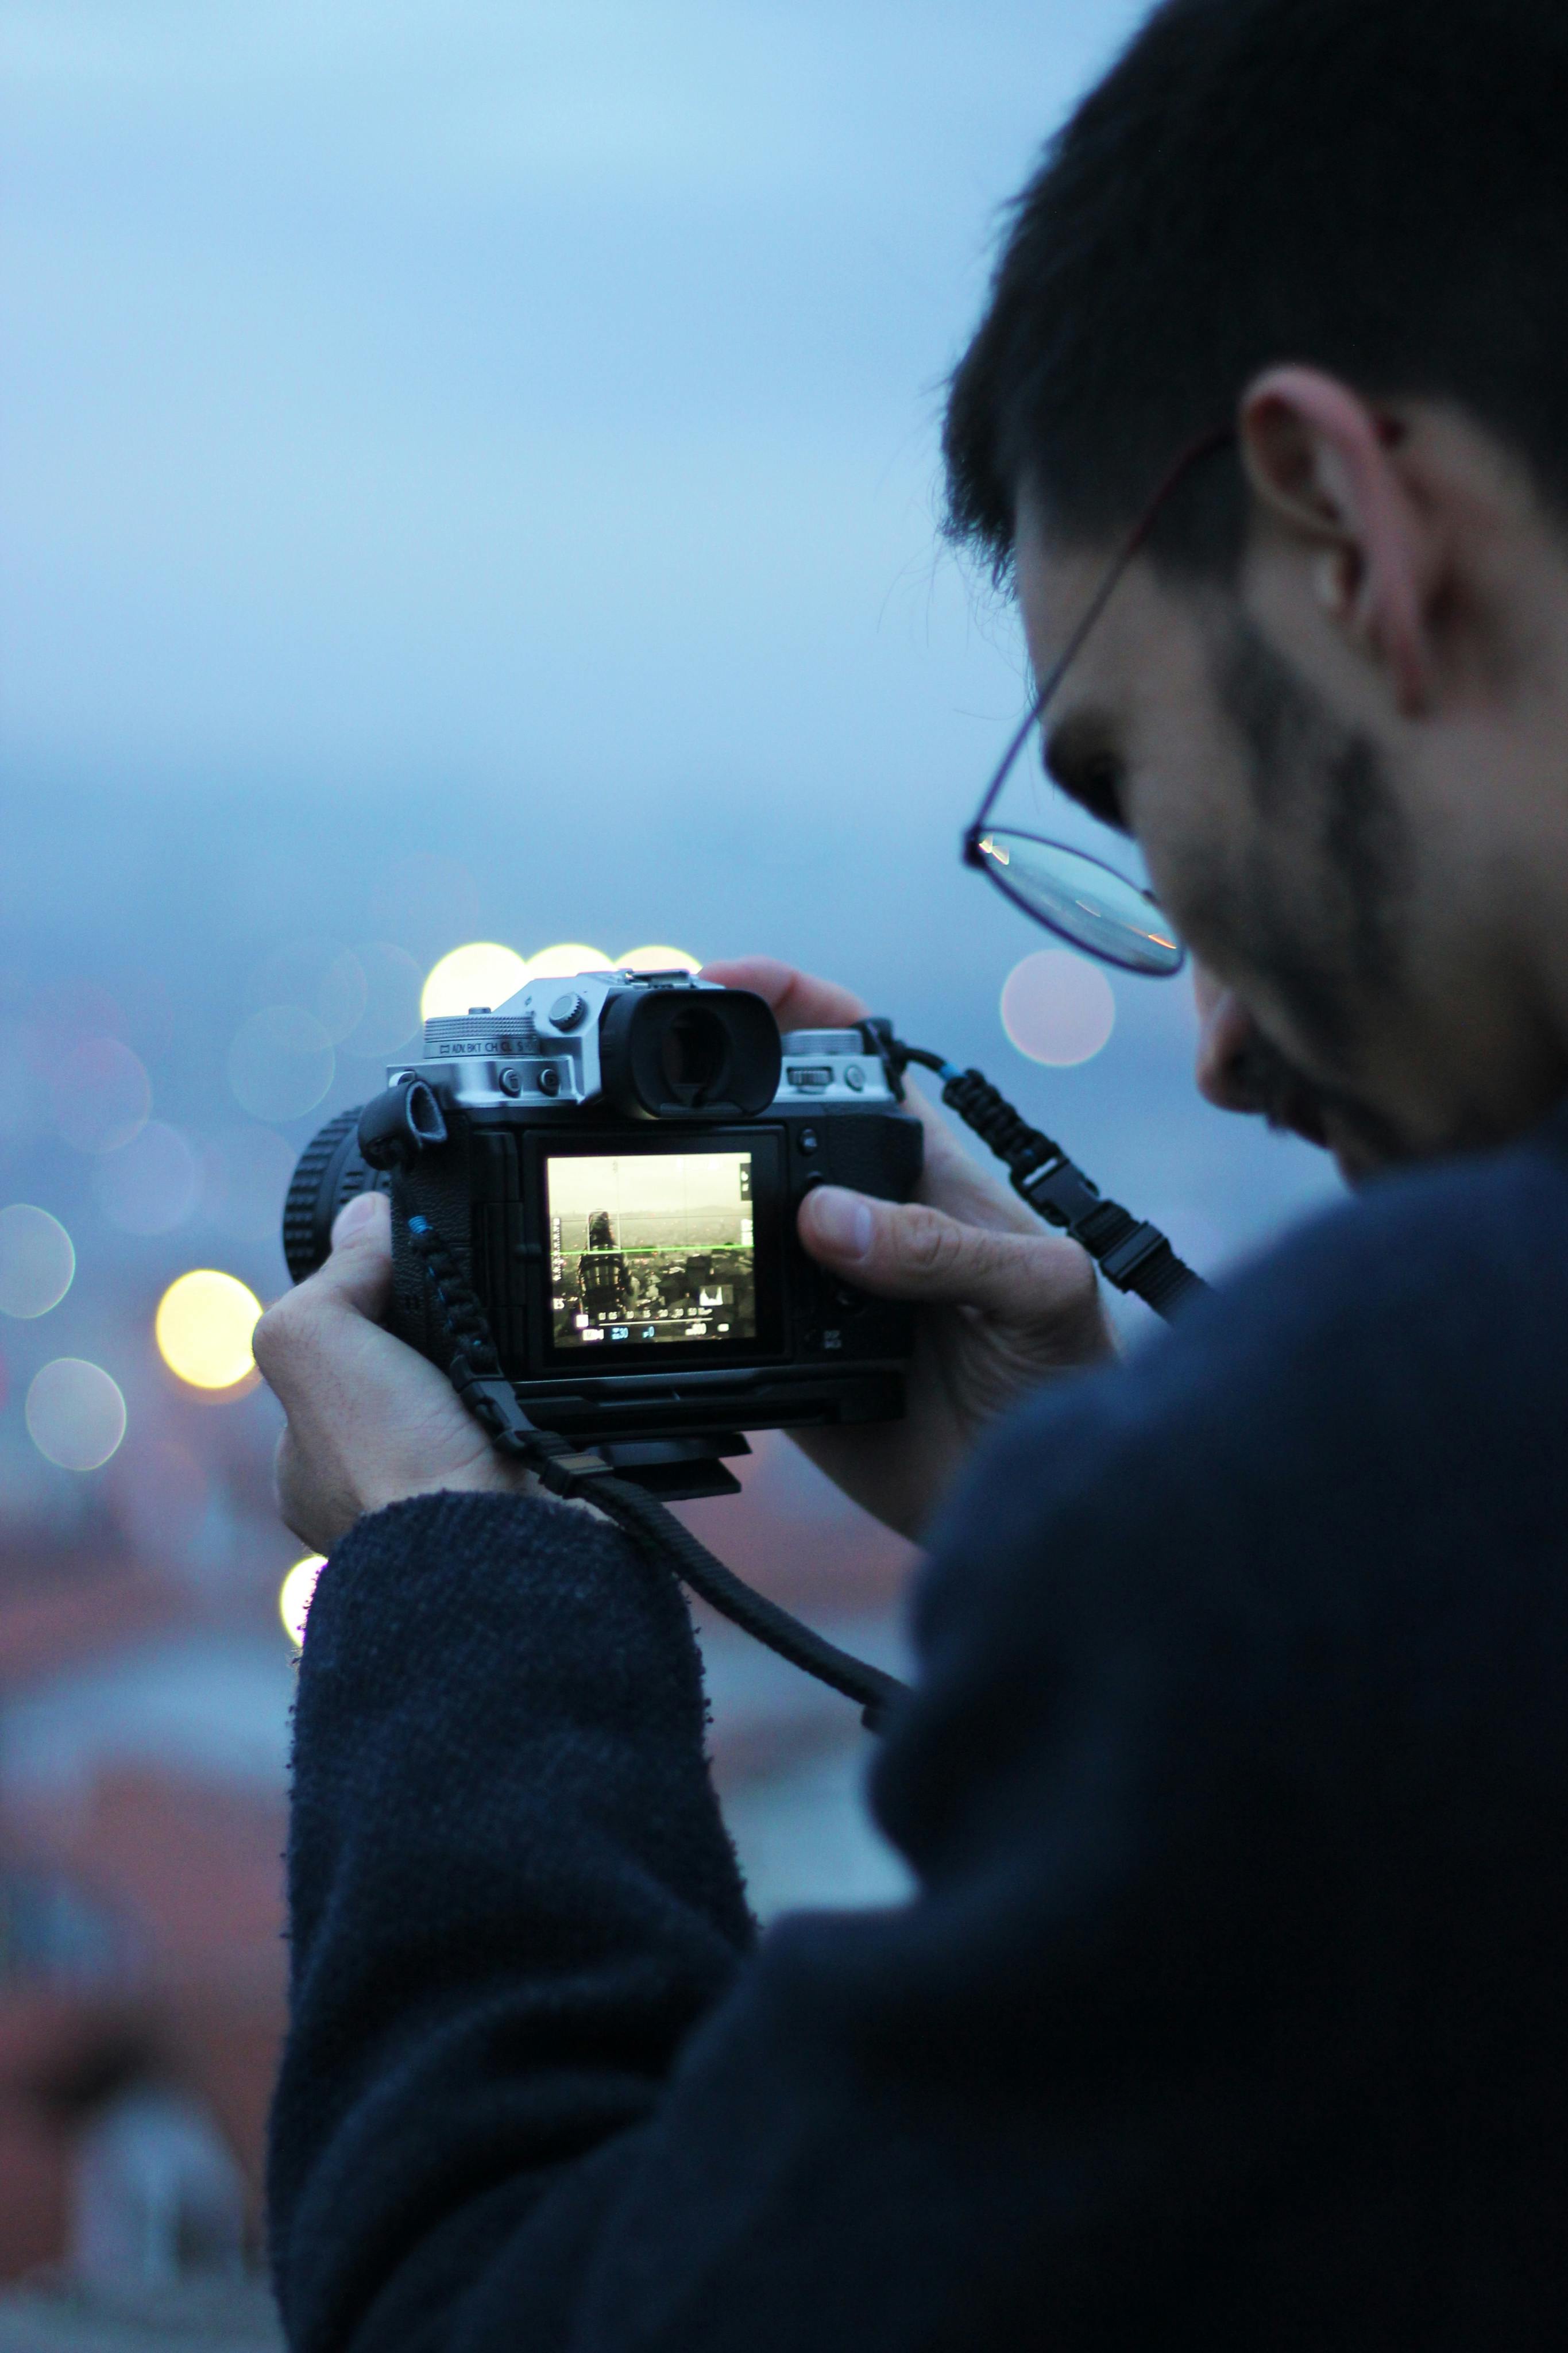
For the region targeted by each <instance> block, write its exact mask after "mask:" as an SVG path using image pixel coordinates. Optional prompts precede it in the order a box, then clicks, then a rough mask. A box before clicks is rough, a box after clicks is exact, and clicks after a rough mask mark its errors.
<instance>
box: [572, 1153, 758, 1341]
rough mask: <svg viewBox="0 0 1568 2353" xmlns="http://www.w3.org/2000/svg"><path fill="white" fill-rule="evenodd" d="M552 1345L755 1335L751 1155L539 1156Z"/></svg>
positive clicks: (733, 1338)
mask: <svg viewBox="0 0 1568 2353" xmlns="http://www.w3.org/2000/svg"><path fill="white" fill-rule="evenodd" d="M545 1185H546V1189H547V1194H548V1201H549V1214H550V1274H551V1284H550V1293H551V1332H552V1338H553V1340H554V1343H555V1345H556V1346H557V1347H558V1348H585V1347H591V1346H596V1345H604V1346H605V1347H606V1348H614V1347H616V1346H617V1345H622V1346H626V1345H629V1346H632V1347H638V1346H640V1347H645V1348H646V1347H647V1346H648V1345H650V1344H654V1343H658V1342H668V1341H679V1342H681V1343H682V1344H686V1345H696V1344H699V1343H700V1342H702V1341H709V1342H713V1341H718V1342H720V1343H726V1342H729V1341H732V1340H754V1339H755V1338H756V1336H757V1254H756V1248H755V1243H754V1240H753V1229H752V1155H751V1154H750V1153H749V1152H668V1153H664V1152H639V1153H627V1154H626V1155H624V1156H622V1155H618V1154H617V1155H615V1156H613V1157H612V1156H609V1155H605V1157H604V1158H599V1157H597V1156H595V1157H581V1156H577V1155H573V1156H570V1157H568V1156H566V1155H562V1156H561V1157H560V1158H556V1157H555V1156H554V1155H552V1156H551V1157H549V1158H548V1159H547V1160H546V1162H545Z"/></svg>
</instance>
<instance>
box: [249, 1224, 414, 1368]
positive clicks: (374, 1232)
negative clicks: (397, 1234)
mask: <svg viewBox="0 0 1568 2353" xmlns="http://www.w3.org/2000/svg"><path fill="white" fill-rule="evenodd" d="M391 1295H392V1211H391V1206H390V1204H389V1203H388V1202H387V1200H386V1198H385V1197H384V1195H382V1194H380V1193H362V1194H361V1195H360V1196H359V1198H358V1199H357V1200H353V1201H350V1202H349V1203H348V1204H347V1205H346V1206H345V1207H344V1208H342V1209H340V1210H339V1212H338V1216H337V1220H336V1223H335V1224H334V1225H333V1228H332V1250H331V1257H330V1258H329V1259H328V1260H327V1261H326V1263H325V1264H324V1265H323V1266H320V1267H318V1268H317V1270H316V1271H315V1273H314V1274H312V1275H311V1276H310V1278H309V1280H308V1281H307V1282H301V1283H300V1284H299V1285H298V1287H297V1288H296V1289H295V1290H293V1291H289V1292H285V1293H284V1294H283V1297H282V1298H281V1299H280V1300H279V1302H278V1303H277V1305H276V1306H275V1307H269V1308H268V1311H267V1313H266V1314H265V1315H264V1316H263V1317H262V1319H261V1321H260V1323H259V1324H258V1325H257V1327H256V1333H255V1337H254V1339H253V1341H252V1346H253V1347H254V1349H255V1352H256V1361H257V1364H258V1366H259V1367H260V1370H261V1374H262V1377H263V1378H264V1379H265V1380H266V1381H267V1382H268V1384H269V1385H270V1387H271V1388H274V1389H277V1390H278V1391H279V1394H280V1395H283V1397H284V1403H285V1404H287V1403H288V1397H287V1395H286V1394H284V1393H285V1392H286V1391H287V1389H288V1388H289V1373H290V1367H291V1366H292V1365H293V1364H294V1363H295V1361H296V1360H297V1359H298V1357H299V1356H300V1351H301V1348H302V1347H303V1348H304V1349H306V1350H307V1351H309V1350H310V1347H311V1345H313V1342H314V1340H315V1338H316V1336H317V1335H318V1334H319V1332H320V1329H321V1320H322V1319H323V1318H326V1319H327V1320H328V1321H329V1322H330V1321H331V1318H332V1317H333V1316H336V1315H341V1314H353V1315H363V1316H364V1317H366V1318H367V1319H368V1321H370V1322H371V1323H373V1324H374V1323H379V1321H380V1320H381V1317H382V1316H383V1315H384V1313H385V1311H386V1304H387V1301H388V1300H389V1299H390V1297H391Z"/></svg>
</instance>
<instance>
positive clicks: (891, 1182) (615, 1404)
mask: <svg viewBox="0 0 1568 2353" xmlns="http://www.w3.org/2000/svg"><path fill="white" fill-rule="evenodd" d="M388 1080H389V1085H388V1089H387V1092H385V1093H384V1094H383V1095H380V1096H378V1097H377V1098H376V1099H375V1100H374V1102H373V1103H369V1104H367V1105H366V1106H365V1107H364V1109H363V1112H345V1113H342V1114H341V1115H340V1116H339V1117H338V1118H337V1119H335V1120H333V1121H332V1122H331V1124H329V1125H328V1126H327V1127H325V1128H323V1129H322V1130H321V1134H319V1135H318V1136H317V1137H316V1138H315V1139H314V1141H313V1142H312V1143H311V1144H310V1145H309V1146H308V1147H307V1148H306V1150H305V1152H304V1154H303V1155H301V1158H300V1164H299V1166H298V1168H297V1169H296V1171H295V1174H294V1178H293V1182H292V1183H291V1185H290V1187H289V1197H288V1203H287V1207H286V1208H285V1211H284V1220H283V1247H284V1254H285V1256H286V1258H287V1259H288V1261H289V1272H290V1274H291V1275H292V1276H293V1277H294V1279H295V1281H296V1282H299V1281H301V1280H303V1278H304V1277H305V1276H306V1275H308V1274H310V1272H312V1271H314V1269H315V1268H316V1267H317V1266H319V1265H320V1264H321V1261H322V1260H323V1258H324V1257H325V1256H326V1254H327V1251H328V1250H329V1248H330V1246H331V1226H332V1220H333V1219H334V1218H335V1217H336V1215H337V1213H338V1211H339V1210H340V1209H341V1208H342V1206H343V1204H344V1202H346V1201H348V1200H351V1199H352V1198H353V1197H354V1195H355V1194H357V1193H360V1192H363V1191H366V1190H369V1189H371V1188H372V1187H375V1188H378V1189H380V1190H383V1191H392V1192H393V1193H394V1216H393V1268H394V1300H393V1307H392V1314H391V1317H390V1322H391V1326H392V1329H393V1330H394V1331H395V1332H396V1333H397V1334H398V1335H399V1336H400V1337H401V1338H403V1339H405V1340H407V1341H409V1342H410V1343H412V1345H414V1346H415V1347H416V1348H418V1349H419V1350H420V1351H421V1352H422V1353H423V1354H424V1355H426V1356H429V1357H430V1358H432V1359H433V1360H434V1361H435V1362H436V1363H437V1364H440V1365H446V1364H447V1362H448V1361H449V1358H450V1354H451V1344H450V1339H449V1335H448V1333H447V1328H446V1322H445V1316H444V1313H443V1310H442V1307H441V1303H440V1301H439V1299H438V1297H437V1295H436V1293H435V1291H434V1288H433V1286H432V1284H431V1282H430V1280H429V1277H428V1274H427V1272H426V1264H425V1261H424V1260H423V1259H422V1257H421V1256H420V1254H419V1253H418V1252H416V1250H415V1249H414V1247H413V1244H412V1242H411V1240H410V1239H409V1235H408V1230H407V1226H406V1222H405V1219H406V1214H407V1213H408V1208H409V1205H410V1204H412V1205H413V1208H414V1209H415V1211H416V1213H417V1214H418V1215H420V1216H423V1217H425V1218H426V1219H428V1220H429V1221H430V1223H431V1225H432V1226H433V1227H434V1228H435V1229H436V1232H437V1235H438V1236H439V1238H440V1240H441V1241H442V1242H443V1243H444V1244H445V1246H446V1248H447V1250H448V1251H449V1252H450V1253H451V1255H452V1256H453V1258H454V1259H455V1260H456V1261H457V1264H458V1267H459V1269H460V1270H461V1271H462V1273H463V1275H464V1277H465V1278H466V1280H467V1281H468V1283H469V1284H470V1285H471V1287H472V1289H473V1291H474V1292H475V1293H476V1294H477V1295H478V1297H479V1302H480V1303H481V1305H482V1306H483V1309H484V1311H485V1314H486V1316H487V1318H488V1320H489V1325H490V1329H491V1333H492V1335H493V1336H494V1339H495V1343H496V1346H497V1349H498V1351H499V1354H500V1360H501V1366H502V1368H503V1370H504V1372H505V1374H506V1376H507V1377H508V1379H509V1380H510V1382H511V1384H512V1387H513V1388H514V1390H515V1392H516V1395H517V1398H518V1400H519V1402H520V1404H521V1406H522V1408H523V1409H524V1411H525V1412H526V1413H527V1414H528V1416H529V1418H530V1419H531V1420H532V1421H534V1422H535V1423H536V1424H538V1425H539V1426H540V1427H542V1428H545V1429H550V1430H559V1431H560V1432H562V1433H563V1435H564V1436H567V1437H570V1438H573V1439H575V1440H578V1441H579V1442H580V1443H583V1444H586V1445H592V1446H595V1447H598V1448H599V1449H600V1450H601V1451H604V1452H605V1454H606V1455H607V1457H608V1458H609V1460H610V1461H612V1462H613V1463H614V1464H615V1467H616V1470H617V1471H620V1472H623V1473H624V1474H625V1475H626V1476H630V1477H634V1478H637V1479H638V1480H640V1481H641V1482H642V1483H643V1484H644V1485H645V1486H647V1487H648V1488H650V1489H651V1490H653V1491H654V1492H655V1493H659V1494H661V1495H664V1496H666V1497H668V1498H676V1497H680V1496H688V1495H695V1494H714V1493H731V1492H732V1491H733V1490H734V1487H735V1484H736V1482H735V1481H734V1480H733V1479H732V1478H731V1476H730V1474H729V1473H728V1472H725V1471H724V1470H723V1469H722V1468H721V1463H720V1458H721V1457H722V1456H724V1455H732V1454H736V1453H742V1452H744V1451H746V1449H745V1440H744V1439H743V1438H742V1436H741V1435H740V1433H741V1432H742V1431H743V1430H763V1429H775V1428H798V1427H805V1426H809V1425H816V1426H826V1425H831V1424H834V1423H841V1422H855V1421H882V1420H891V1419H896V1418H897V1417H898V1416H899V1415H900V1413H901V1412H902V1410H903V1375H904V1371H905V1368H906V1366H907V1364H908V1360H909V1356H910V1347H911V1345H912V1320H911V1314H910V1310H909V1309H908V1308H906V1307H904V1306H902V1305H900V1304H898V1303H889V1302H888V1301H883V1300H875V1299H871V1298H868V1297H867V1296H866V1295H865V1294H864V1293H858V1292H856V1291H854V1290H852V1289H849V1288H848V1287H847V1286H845V1285H843V1284H841V1283H839V1282H837V1280H836V1279H835V1278H833V1277H831V1276H829V1275H827V1274H825V1273H824V1271H822V1270H821V1269H820V1268H819V1267H817V1266H816V1264H815V1262H814V1261H812V1260H811V1259H809V1258H808V1257H807V1256H806V1254H805V1250H803V1249H802V1248H801V1246H800V1243H799V1241H798V1240H797V1239H796V1234H795V1213H796V1211H797V1209H798V1208H799V1205H800V1203H801V1201H802V1199H803V1198H805V1194H806V1193H807V1192H809V1191H810V1190H811V1188H812V1187H813V1186H815V1185H818V1184H838V1185H847V1186H850V1187H853V1188H855V1189H856V1190H857V1191H859V1192H863V1193H869V1194H873V1195H877V1196H879V1197H880V1198H883V1199H887V1200H907V1199H908V1198H910V1194H911V1193H912V1191H913V1189H914V1187H915V1185H916V1183H917V1181H918V1179H919V1176H920V1173H921V1146H922V1142H923V1135H922V1131H921V1125H920V1123H919V1121H918V1120H916V1119H915V1118H913V1117H912V1116H911V1115H910V1113H907V1112H905V1111H903V1110H902V1109H900V1103H899V1099H898V1091H897V1086H896V1082H894V1081H893V1080H891V1079H890V1078H889V1070H888V1067H887V1064H886V1062H885V1060H884V1058H883V1056H882V1055H881V1053H880V1052H879V1039H878V1034H877V1029H876V1027H875V1026H874V1025H871V1024H867V1025H865V1027H864V1028H862V1029H829V1030H804V1031H796V1032H794V1033H793V1034H791V1035H788V1036H786V1037H784V1038H783V1039H781V1037H780V1035H779V1031H778V1027H777V1024H776V1022H775V1021H774V1018H773V1012H772V1009H771V1008H770V1007H769V1006H768V1005H767V1004H766V1003H765V1001H764V1000H763V998H762V997H756V996H753V995H752V994H751V993H750V992H748V991H745V990H733V989H723V988H720V987H716V986H715V985H714V984H712V983H710V982H705V981H701V980H699V979H696V978H694V977H692V976H689V975H688V974H685V973H653V974H633V973H629V972H607V973H605V972H599V973H580V974H578V975H576V976H574V977H572V978H569V979H539V980H533V981H531V982H529V983H528V984H527V985H526V986H525V987H523V988H522V989H521V990H520V991H519V993H518V994H517V996H515V997H512V998H510V1000H509V1002H508V1003H507V1004H505V1005H503V1006H501V1007H499V1008H496V1009H495V1010H494V1011H493V1012H492V1011H489V1010H487V1009H485V1008H479V1009H476V1010H475V1011H473V1012H471V1013H469V1014H468V1015H467V1016H465V1017H463V1018H447V1019H435V1020H431V1021H429V1022H427V1023H426V1030H425V1044H424V1052H423V1055H422V1057H421V1058H420V1060H417V1061H416V1062H405V1063H403V1064H401V1065H397V1066H395V1067H393V1068H392V1069H391V1070H389V1071H388ZM395 1167H401V1168H402V1169H403V1170H404V1171H405V1176H404V1181H403V1182H402V1183H401V1184H400V1185H398V1186H396V1187H394V1184H393V1171H394V1169H395Z"/></svg>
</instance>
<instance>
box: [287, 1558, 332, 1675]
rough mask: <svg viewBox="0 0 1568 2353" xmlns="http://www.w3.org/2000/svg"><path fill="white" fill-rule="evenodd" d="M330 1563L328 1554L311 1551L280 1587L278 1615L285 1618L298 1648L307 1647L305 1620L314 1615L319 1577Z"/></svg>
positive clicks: (292, 1639)
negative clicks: (311, 1606) (311, 1614)
mask: <svg viewBox="0 0 1568 2353" xmlns="http://www.w3.org/2000/svg"><path fill="white" fill-rule="evenodd" d="M326 1565H327V1560H326V1555H325V1554H324V1553H319V1552H308V1553H307V1554H306V1555H305V1557H304V1559H303V1560H297V1561H296V1562H295V1563H294V1566H293V1567H292V1568H291V1569H290V1570H289V1574H288V1576H287V1577H285V1578H284V1579H283V1582H282V1584H281V1585H280V1586H279V1588H278V1615H279V1618H281V1619H282V1620H283V1630H284V1632H285V1633H286V1634H287V1635H288V1637H289V1641H291V1642H292V1643H293V1645H294V1648H295V1649H296V1650H297V1651H301V1650H303V1649H304V1647H305V1620H306V1619H307V1618H308V1617H309V1616H310V1603H311V1600H312V1599H313V1598H314V1595H315V1591H316V1579H317V1577H320V1575H321V1571H322V1569H324V1568H325V1567H326Z"/></svg>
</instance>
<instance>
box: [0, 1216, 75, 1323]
mask: <svg viewBox="0 0 1568 2353" xmlns="http://www.w3.org/2000/svg"><path fill="white" fill-rule="evenodd" d="M75 1273H76V1251H75V1250H74V1249H73V1247H72V1245H71V1238H70V1236H69V1234H68V1233H67V1231H66V1229H65V1228H64V1227H63V1226H62V1225H61V1223H60V1221H59V1219H58V1218H51V1217H50V1215H49V1213H48V1211H47V1209H36V1208H34V1207H33V1205H32V1203H31V1202H30V1201H13V1202H12V1204H11V1206H10V1208H8V1209H0V1314H4V1315H17V1316H22V1317H31V1316H34V1315H47V1314H48V1312H49V1310H50V1308H51V1307H58V1305H59V1303H60V1302H61V1300H62V1299H63V1298H64V1297H65V1295H66V1293H67V1292H68V1290H69V1289H70V1287H71V1278H72V1276H73V1275H74V1274H75Z"/></svg>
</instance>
